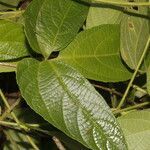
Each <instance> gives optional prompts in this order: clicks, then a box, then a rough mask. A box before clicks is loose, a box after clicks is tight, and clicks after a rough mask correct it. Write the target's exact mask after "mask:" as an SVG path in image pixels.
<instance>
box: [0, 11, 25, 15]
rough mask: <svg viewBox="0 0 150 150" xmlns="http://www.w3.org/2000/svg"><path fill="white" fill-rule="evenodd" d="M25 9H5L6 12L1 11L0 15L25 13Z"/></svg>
mask: <svg viewBox="0 0 150 150" xmlns="http://www.w3.org/2000/svg"><path fill="white" fill-rule="evenodd" d="M23 12H24V10H18V11H4V12H0V15H6V14H7V15H8V14H21V13H23Z"/></svg>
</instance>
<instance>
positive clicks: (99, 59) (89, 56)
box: [57, 25, 131, 82]
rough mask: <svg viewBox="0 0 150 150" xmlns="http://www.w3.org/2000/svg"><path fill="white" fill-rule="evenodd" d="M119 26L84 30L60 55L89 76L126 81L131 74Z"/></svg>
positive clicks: (109, 80)
mask: <svg viewBox="0 0 150 150" xmlns="http://www.w3.org/2000/svg"><path fill="white" fill-rule="evenodd" d="M119 29H120V28H119V26H118V25H101V26H98V27H95V28H92V29H89V30H85V31H83V32H81V33H80V34H79V35H78V36H77V37H76V39H75V40H74V41H73V42H72V43H71V44H70V45H69V46H68V47H67V48H66V49H65V50H64V51H62V52H61V53H60V56H59V57H58V58H57V59H58V60H59V59H61V60H63V61H64V62H66V63H68V64H70V65H71V66H73V67H74V68H76V69H77V70H79V71H80V73H82V74H83V75H84V76H85V77H87V78H89V79H93V80H98V81H104V82H117V81H124V80H127V79H129V78H130V77H131V73H130V72H129V71H128V70H127V69H126V67H125V66H124V65H123V64H122V60H121V58H120V54H119V46H120V44H119V37H120V36H119V32H118V31H119Z"/></svg>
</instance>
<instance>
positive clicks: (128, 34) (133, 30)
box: [121, 0, 149, 69]
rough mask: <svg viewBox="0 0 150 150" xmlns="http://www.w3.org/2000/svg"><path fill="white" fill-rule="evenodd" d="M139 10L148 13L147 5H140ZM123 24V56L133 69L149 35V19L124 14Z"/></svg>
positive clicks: (144, 13)
mask: <svg viewBox="0 0 150 150" xmlns="http://www.w3.org/2000/svg"><path fill="white" fill-rule="evenodd" d="M136 1H137V2H142V1H143V2H144V1H146V0H136ZM137 12H138V13H140V14H142V15H148V9H147V8H145V7H144V8H143V7H138V11H137ZM121 24H122V25H121V56H122V58H123V59H124V61H125V62H126V64H127V65H128V66H129V67H130V68H131V69H136V67H137V64H138V62H139V60H140V58H141V55H142V53H143V51H144V48H145V45H146V43H147V40H148V37H149V20H148V19H145V18H144V17H143V16H141V17H140V16H138V15H133V14H132V15H131V14H124V17H123V19H122V22H121Z"/></svg>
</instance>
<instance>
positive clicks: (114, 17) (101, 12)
mask: <svg viewBox="0 0 150 150" xmlns="http://www.w3.org/2000/svg"><path fill="white" fill-rule="evenodd" d="M120 1H123V0H120ZM122 14H123V12H122V9H121V8H120V7H117V6H111V5H105V4H93V5H91V7H90V9H89V13H88V16H87V20H86V28H87V29H89V28H92V27H95V26H99V25H102V24H119V23H120V21H121V19H122Z"/></svg>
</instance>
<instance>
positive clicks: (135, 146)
mask: <svg viewBox="0 0 150 150" xmlns="http://www.w3.org/2000/svg"><path fill="white" fill-rule="evenodd" d="M118 121H119V123H120V125H121V128H122V130H123V132H124V135H125V138H126V140H127V144H128V149H129V150H148V149H149V147H150V141H149V139H150V111H149V110H143V111H135V112H131V113H128V114H126V115H124V116H121V117H119V118H118Z"/></svg>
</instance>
